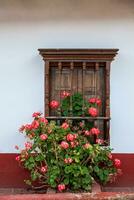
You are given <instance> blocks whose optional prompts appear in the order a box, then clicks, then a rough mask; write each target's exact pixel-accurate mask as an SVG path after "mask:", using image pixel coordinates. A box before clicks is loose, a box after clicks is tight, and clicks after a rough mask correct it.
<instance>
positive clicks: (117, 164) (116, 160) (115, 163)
mask: <svg viewBox="0 0 134 200" xmlns="http://www.w3.org/2000/svg"><path fill="white" fill-rule="evenodd" d="M114 166H115V167H116V168H119V167H120V166H121V161H120V160H119V159H117V158H115V159H114Z"/></svg>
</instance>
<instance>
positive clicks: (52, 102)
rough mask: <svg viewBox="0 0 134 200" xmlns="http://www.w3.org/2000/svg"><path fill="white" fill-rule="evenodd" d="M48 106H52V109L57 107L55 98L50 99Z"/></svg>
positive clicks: (57, 103)
mask: <svg viewBox="0 0 134 200" xmlns="http://www.w3.org/2000/svg"><path fill="white" fill-rule="evenodd" d="M50 107H51V108H53V109H56V108H58V107H59V102H58V101H56V100H52V101H51V102H50Z"/></svg>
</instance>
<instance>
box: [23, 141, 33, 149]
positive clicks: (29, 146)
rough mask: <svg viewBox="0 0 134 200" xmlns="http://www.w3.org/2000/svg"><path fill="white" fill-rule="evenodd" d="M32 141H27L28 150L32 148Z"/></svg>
mask: <svg viewBox="0 0 134 200" xmlns="http://www.w3.org/2000/svg"><path fill="white" fill-rule="evenodd" d="M32 146H33V145H32V143H31V142H26V143H25V148H26V150H30V149H32Z"/></svg>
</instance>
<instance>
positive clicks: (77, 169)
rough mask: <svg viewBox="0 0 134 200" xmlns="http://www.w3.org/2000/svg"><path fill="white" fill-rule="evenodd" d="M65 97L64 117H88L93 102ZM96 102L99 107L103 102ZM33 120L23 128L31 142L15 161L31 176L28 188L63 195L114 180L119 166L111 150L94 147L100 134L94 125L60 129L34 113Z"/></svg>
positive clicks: (65, 125)
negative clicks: (41, 187)
mask: <svg viewBox="0 0 134 200" xmlns="http://www.w3.org/2000/svg"><path fill="white" fill-rule="evenodd" d="M65 94H67V95H66V97H65V98H63V99H62V102H61V111H62V115H64V116H68V115H73V116H82V115H83V114H84V115H86V114H87V109H88V108H89V107H90V106H91V105H90V102H89V103H88V102H87V101H85V100H83V97H82V95H81V94H79V93H75V94H74V95H72V96H70V95H68V94H69V93H65ZM95 100H96V99H95ZM92 101H93V102H94V99H92ZM97 101H98V102H99V103H100V100H98V99H97ZM70 102H71V105H72V109H70V106H71V105H70ZM92 107H96V104H95V103H94V104H92ZM33 117H34V120H33V121H32V123H31V124H26V125H23V126H22V127H21V128H20V131H21V132H22V133H24V135H25V136H26V138H27V139H28V141H27V142H26V143H25V148H24V149H23V150H21V151H20V155H19V156H17V157H16V160H17V161H18V162H19V164H20V165H22V166H23V167H24V168H25V169H27V170H28V171H29V172H30V180H25V183H26V184H28V185H32V184H34V183H35V182H36V184H37V183H38V184H41V185H45V186H47V187H51V188H55V189H58V190H59V191H60V192H61V191H63V190H64V189H66V190H68V191H70V190H71V191H78V190H81V191H90V190H91V187H92V182H93V180H94V179H95V180H96V181H98V182H100V183H102V184H105V183H107V182H108V181H111V180H113V179H115V177H116V176H117V174H118V169H117V168H118V167H119V163H117V164H118V165H117V166H115V160H114V159H112V155H111V151H112V150H111V149H110V148H109V147H104V146H102V145H100V144H94V138H96V137H98V135H97V134H98V133H97V132H95V133H94V132H92V131H91V130H92V128H94V130H95V131H98V130H97V128H95V127H93V121H92V122H86V121H83V120H82V121H80V120H76V121H75V122H74V121H67V120H65V121H64V122H63V124H61V125H57V124H56V122H55V121H50V122H48V121H47V119H45V118H44V117H42V116H41V114H40V113H33ZM94 134H95V135H94Z"/></svg>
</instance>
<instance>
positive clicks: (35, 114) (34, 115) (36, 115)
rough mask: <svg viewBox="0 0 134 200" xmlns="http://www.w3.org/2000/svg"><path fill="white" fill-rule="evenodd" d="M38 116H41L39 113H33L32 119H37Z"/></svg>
mask: <svg viewBox="0 0 134 200" xmlns="http://www.w3.org/2000/svg"><path fill="white" fill-rule="evenodd" d="M40 115H41V113H40V112H34V113H33V114H32V117H39V116H40Z"/></svg>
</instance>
